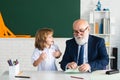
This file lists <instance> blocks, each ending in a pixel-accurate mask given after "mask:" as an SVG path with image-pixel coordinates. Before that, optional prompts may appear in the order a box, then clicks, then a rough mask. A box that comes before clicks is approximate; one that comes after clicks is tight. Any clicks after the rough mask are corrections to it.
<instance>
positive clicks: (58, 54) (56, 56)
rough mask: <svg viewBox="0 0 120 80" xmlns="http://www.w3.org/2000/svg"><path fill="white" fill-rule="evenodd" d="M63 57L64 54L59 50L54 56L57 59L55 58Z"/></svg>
mask: <svg viewBox="0 0 120 80" xmlns="http://www.w3.org/2000/svg"><path fill="white" fill-rule="evenodd" d="M61 55H62V53H61V52H60V51H59V50H58V51H55V52H54V53H53V56H54V57H55V58H59V57H60V56H61Z"/></svg>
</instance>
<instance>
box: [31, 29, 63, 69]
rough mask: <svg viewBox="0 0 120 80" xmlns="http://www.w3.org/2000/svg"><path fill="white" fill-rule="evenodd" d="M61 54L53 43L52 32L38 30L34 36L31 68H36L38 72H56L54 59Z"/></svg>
mask: <svg viewBox="0 0 120 80" xmlns="http://www.w3.org/2000/svg"><path fill="white" fill-rule="evenodd" d="M60 56H61V52H60V50H59V49H58V47H57V45H55V44H54V41H53V30H52V29H49V28H43V29H39V30H38V31H37V32H36V35H35V50H34V52H33V55H32V61H33V66H38V71H56V70H57V67H56V64H55V59H56V58H59V57H60Z"/></svg>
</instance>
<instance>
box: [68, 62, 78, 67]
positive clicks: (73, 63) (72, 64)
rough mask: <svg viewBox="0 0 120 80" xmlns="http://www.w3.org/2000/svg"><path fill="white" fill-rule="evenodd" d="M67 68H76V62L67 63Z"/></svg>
mask: <svg viewBox="0 0 120 80" xmlns="http://www.w3.org/2000/svg"><path fill="white" fill-rule="evenodd" d="M67 68H69V69H76V68H77V63H76V62H71V63H68V64H67Z"/></svg>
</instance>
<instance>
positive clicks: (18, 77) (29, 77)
mask: <svg viewBox="0 0 120 80" xmlns="http://www.w3.org/2000/svg"><path fill="white" fill-rule="evenodd" d="M15 77H16V78H30V77H29V76H15Z"/></svg>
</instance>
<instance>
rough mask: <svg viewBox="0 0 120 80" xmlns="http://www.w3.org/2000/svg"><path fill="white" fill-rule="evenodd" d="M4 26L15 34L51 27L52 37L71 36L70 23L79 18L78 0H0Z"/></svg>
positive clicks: (24, 33)
mask: <svg viewBox="0 0 120 80" xmlns="http://www.w3.org/2000/svg"><path fill="white" fill-rule="evenodd" d="M0 12H1V13H2V16H3V19H4V22H5V24H6V26H7V27H8V28H9V29H10V30H11V31H12V32H13V33H14V34H16V35H27V34H28V35H31V36H34V35H35V33H36V31H37V30H38V29H39V28H43V27H48V28H53V30H54V37H72V35H73V34H72V23H73V21H74V20H76V19H78V18H80V0H0Z"/></svg>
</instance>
